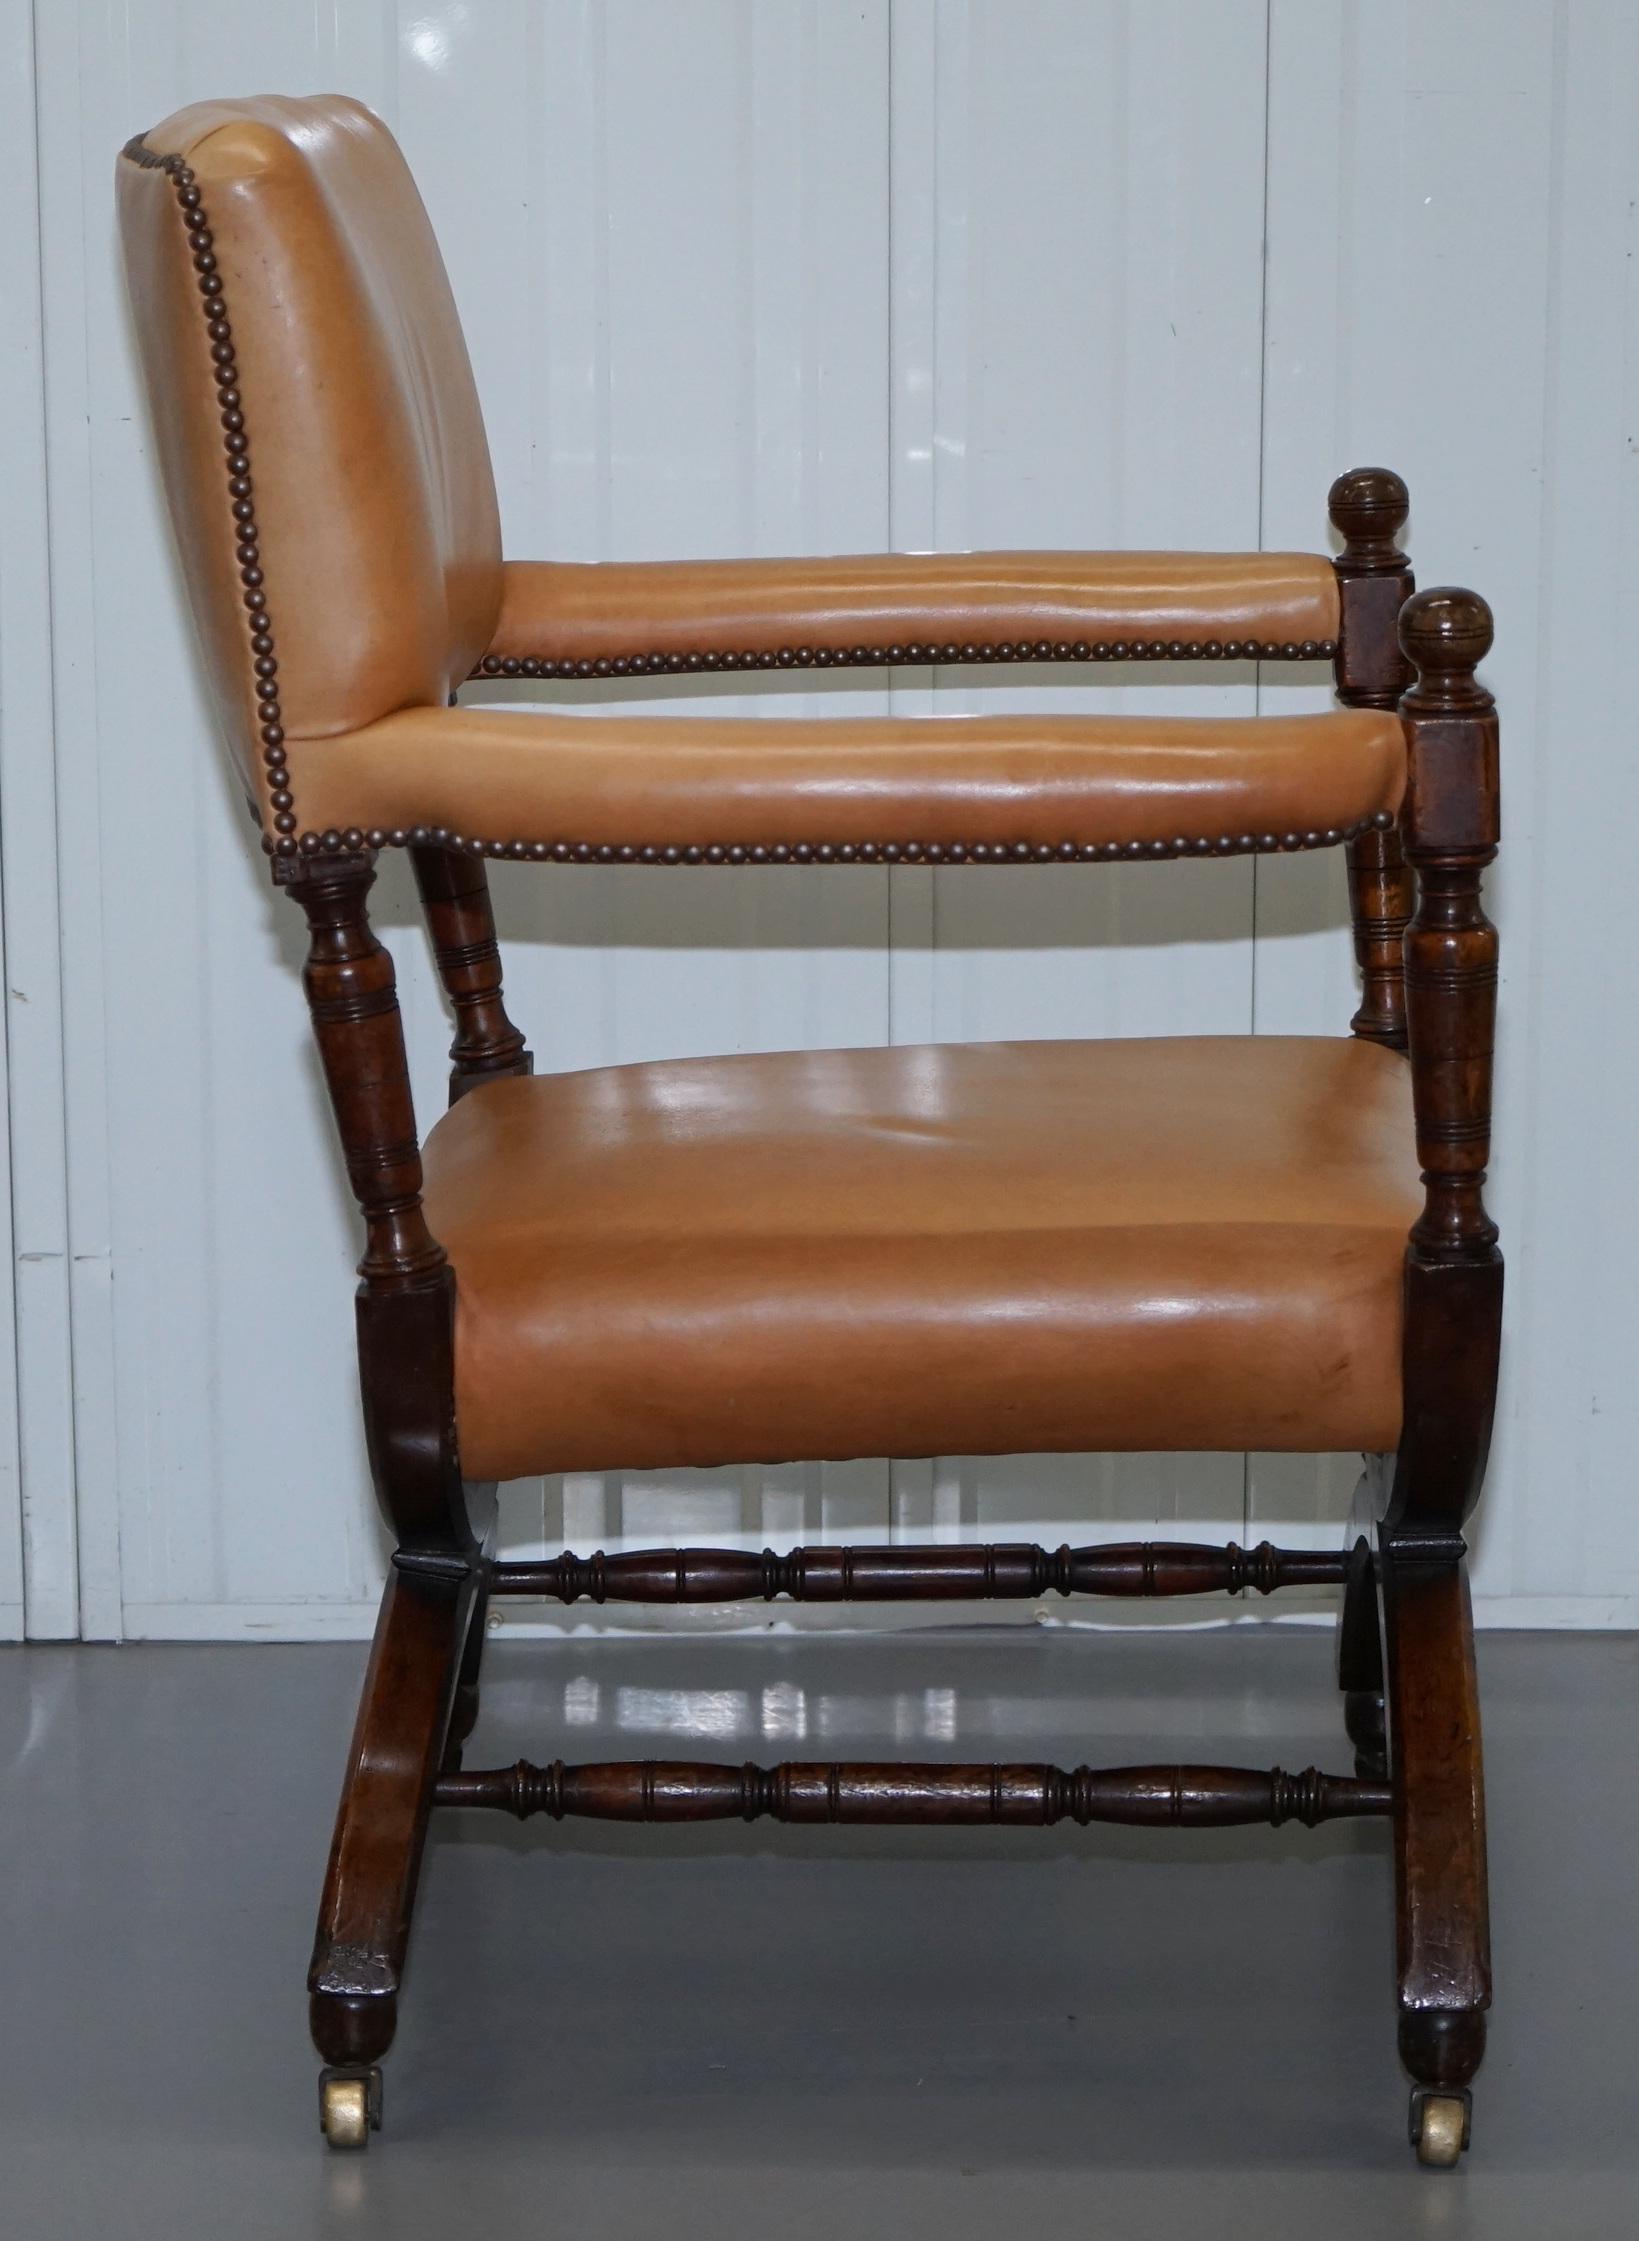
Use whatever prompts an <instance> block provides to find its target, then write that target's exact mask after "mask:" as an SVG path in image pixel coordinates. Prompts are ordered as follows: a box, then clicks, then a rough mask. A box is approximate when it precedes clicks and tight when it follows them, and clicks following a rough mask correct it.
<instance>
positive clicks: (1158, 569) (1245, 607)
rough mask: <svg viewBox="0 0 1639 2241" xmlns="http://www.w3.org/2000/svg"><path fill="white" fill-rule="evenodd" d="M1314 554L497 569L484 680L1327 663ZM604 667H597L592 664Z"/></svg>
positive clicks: (1331, 602) (1330, 589)
mask: <svg viewBox="0 0 1639 2241" xmlns="http://www.w3.org/2000/svg"><path fill="white" fill-rule="evenodd" d="M1337 632H1338V593H1337V578H1336V574H1335V572H1334V570H1333V568H1332V564H1331V562H1330V561H1329V560H1326V559H1324V558H1322V557H1321V556H1320V555H1319V554H1317V553H1283V552H1261V553H1260V552H1254V553H1176V552H1116V553H1077V552H1005V553H883V554H869V555H865V556H863V557H858V558H841V559H832V560H688V561H630V562H628V561H609V562H598V563H584V562H577V561H556V560H553V561H516V560H515V561H509V562H508V563H507V565H506V567H505V569H504V571H503V585H502V595H501V616H500V621H499V622H498V624H497V625H496V630H495V636H494V639H493V640H492V642H491V644H490V647H489V650H488V652H487V653H486V655H485V656H484V659H483V661H482V663H481V664H480V671H481V673H483V674H487V675H490V676H495V675H507V674H522V675H525V676H551V675H554V674H557V675H565V674H567V675H577V674H579V675H598V674H607V673H609V672H613V673H615V674H617V675H619V674H630V673H634V672H635V673H638V674H641V673H642V672H643V671H645V670H675V669H730V668H732V669H740V668H749V669H771V668H799V669H802V668H809V667H828V666H830V665H831V664H833V663H836V662H860V663H878V664H880V663H882V662H884V661H887V662H898V661H904V662H929V661H934V660H937V661H941V662H953V661H996V660H1002V661H1017V660H1037V661H1045V660H1058V661H1073V660H1079V661H1091V660H1108V659H1112V658H1113V659H1123V660H1124V659H1149V660H1156V659H1162V658H1166V657H1168V656H1171V657H1172V658H1175V659H1176V658H1188V657H1195V658H1199V657H1200V656H1201V655H1203V654H1204V655H1209V656H1213V657H1222V656H1224V655H1230V656H1236V655H1238V656H1241V657H1243V658H1247V657H1251V656H1254V655H1256V654H1267V655H1271V656H1284V657H1285V658H1287V659H1289V660H1290V659H1295V658H1298V657H1300V656H1302V657H1314V656H1319V655H1327V654H1330V653H1331V652H1332V651H1333V648H1334V646H1335V643H1336V639H1337ZM605 665H606V666H605Z"/></svg>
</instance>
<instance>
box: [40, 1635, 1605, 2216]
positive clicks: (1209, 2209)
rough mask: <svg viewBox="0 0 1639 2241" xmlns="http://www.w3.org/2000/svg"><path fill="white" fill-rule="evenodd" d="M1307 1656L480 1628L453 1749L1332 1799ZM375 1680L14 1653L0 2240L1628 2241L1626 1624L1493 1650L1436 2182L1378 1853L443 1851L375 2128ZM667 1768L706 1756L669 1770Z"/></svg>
mask: <svg viewBox="0 0 1639 2241" xmlns="http://www.w3.org/2000/svg"><path fill="white" fill-rule="evenodd" d="M1330 1654H1331V1653H1330V1645H1329V1643H1328V1641H1327V1639H1326V1638H1325V1637H1324V1636H1323V1635H1320V1634H1317V1633H1312V1632H1303V1631H1297V1630H1289V1629H1287V1630H1280V1629H1275V1628H1263V1627H1246V1628H1242V1629H1240V1630H1238V1631H1237V1632H1236V1633H1235V1634H1234V1635H1230V1634H1226V1633H1222V1632H1219V1633H1187V1634H1179V1633H1173V1634H1169V1635H1166V1636H1161V1637H1157V1636H1154V1635H1141V1634H1119V1633H1117V1634H1106V1635H1096V1636H1095V1635H1085V1634H1083V1635H1079V1636H1075V1635H1070V1634H1066V1633H1062V1632H1056V1633H1048V1634H1028V1633H1021V1632H1019V1631H1015V1630H1002V1629H997V1630H995V1631H992V1632H988V1633H986V1632H979V1633H965V1634H935V1635H930V1634H925V1633H924V1634H919V1635H916V1636H914V1637H905V1636H899V1637H894V1638H887V1637H884V1638H878V1639H875V1640H867V1639H859V1638H851V1639H843V1640H838V1639H835V1638H830V1639H826V1638H815V1637H809V1638H791V1637H783V1638H781V1637H768V1638H762V1639H755V1638H753V1639H736V1640H731V1641H710V1640H676V1639H657V1640H648V1641H626V1642H618V1641H609V1640H601V1641H599V1640H583V1639H580V1638H572V1639H569V1640H566V1641H560V1642H551V1643H545V1642H543V1643H514V1644H509V1645H507V1646H506V1647H505V1648H501V1649H497V1650H496V1651H495V1652H494V1653H493V1655H492V1658H491V1661H490V1671H489V1674H488V1675H487V1677H486V1678H487V1689H486V1700H485V1713H484V1717H483V1719H482V1721H481V1723H480V1726H479V1730H478V1733H477V1735H476V1736H475V1738H474V1743H473V1747H472V1748H470V1749H469V1752H468V1764H469V1765H476V1764H493V1763H504V1762H506V1761H509V1760H510V1759H512V1758H514V1757H516V1756H518V1755H520V1754H523V1753H527V1754H529V1755H533V1756H535V1757H550V1756H553V1755H556V1754H561V1755H563V1756H565V1757H570V1758H576V1757H599V1756H633V1757H636V1756H644V1755H683V1754H684V1753H685V1752H686V1751H691V1750H692V1752H693V1755H697V1756H725V1757H730V1758H734V1759H739V1758H742V1757H746V1756H755V1757H759V1758H778V1757H802V1756H811V1757H814V1756H832V1755H838V1756H856V1757H863V1756H870V1755H872V1754H876V1755H918V1754H922V1753H926V1754H927V1755H930V1756H938V1755H948V1756H956V1757H963V1756H968V1757H983V1758H988V1757H991V1756H999V1757H1009V1756H1013V1757H1052V1758H1056V1759H1058V1760H1059V1761H1060V1762H1061V1763H1071V1764H1073V1763H1075V1761H1077V1760H1078V1759H1081V1758H1086V1759H1090V1760H1093V1761H1097V1760H1104V1761H1106V1762H1120V1761H1123V1760H1130V1759H1134V1758H1152V1757H1172V1756H1184V1757H1200V1758H1214V1757H1218V1758H1223V1759H1226V1760H1236V1761H1242V1762H1245V1763H1251V1764H1268V1763H1271V1762H1272V1761H1277V1760H1278V1761H1279V1762H1280V1763H1281V1764H1284V1765H1286V1766H1288V1767H1300V1766H1303V1765H1305V1764H1307V1763H1309V1762H1310V1761H1311V1760H1315V1761H1317V1762H1318V1763H1320V1764H1323V1765H1329V1766H1331V1767H1332V1768H1334V1769H1346V1768H1347V1764H1348V1759H1347V1753H1346V1750H1345V1748H1344V1746H1343V1743H1342V1736H1341V1722H1340V1719H1339V1716H1338V1704H1337V1699H1336V1697H1335V1694H1334V1693H1333V1691H1332V1688H1331V1679H1330V1670H1329V1660H1330ZM362 1663H363V1651H362V1649H361V1648H358V1647H331V1646H324V1647H313V1648H274V1647H264V1648H251V1649H237V1648H235V1649H224V1648H205V1647H200V1648H181V1647H179V1648H157V1647H148V1648H125V1649H97V1648H90V1649H57V1648H50V1649H45V1648H39V1649H28V1650H16V1651H8V1652H4V1653H0V1676H3V1682H4V1685H3V1687H0V1744H3V1746H4V1757H5V1766H6V1771H7V1783H6V1798H5V1806H6V1809H5V1813H4V1819H3V1823H0V1990H3V1994H4V2007H3V2013H4V2016H5V2018H6V2023H5V2027H4V2029H3V2031H0V2232H3V2233H4V2234H5V2235H6V2236H8V2237H11V2241H58V2237H60V2236H61V2237H68V2236H72V2237H74V2241H79V2237H81V2236H91V2235H96V2236H103V2237H113V2241H121V2237H124V2236H128V2235H129V2236H161V2235H162V2236H165V2237H167V2241H171V2237H178V2236H190V2237H191V2236H195V2235H199V2236H215V2235H218V2234H220V2235H223V2236H228V2235H231V2236H235V2237H242V2241H261V2237H262V2236H268V2237H273V2236H277V2237H279V2241H300V2237H305V2236H309V2235H312V2236H321V2237H323V2236H332V2235H336V2236H340V2235H377V2234H380V2235H390V2236H393V2237H395V2241H397V2237H402V2241H411V2237H414V2236H418V2235H423V2234H425V2235H432V2234H437V2235H439V2236H447V2235H449V2234H452V2233H459V2234H461V2235H463V2236H468V2235H478V2234H483V2235H498V2236H513V2235H521V2234H534V2233H562V2234H565V2235H573V2236H574V2237H575V2241H602V2237H604V2236H609V2237H615V2236H619V2237H620V2241H647V2237H648V2236H651V2235H653V2236H662V2235H664V2236H668V2237H674V2241H694V2237H695V2236H701V2237H704V2236H708V2235H709V2236H711V2237H712V2241H732V2237H733V2236H736V2235H741V2234H744V2235H752V2234H762V2233H765V2232H772V2233H778V2234H780V2235H782V2236H787V2237H792V2236H797V2237H800V2236H806V2235H825V2236H833V2235H848V2236H874V2235H877V2234H881V2235H890V2234H891V2235H893V2236H895V2241H918V2237H921V2236H934V2235H937V2236H938V2237H939V2241H966V2237H968V2236H973V2237H979V2236H986V2237H990V2236H1002V2235H1009V2236H1010V2235H1013V2234H1015V2233H1017V2232H1019V2231H1021V2230H1028V2231H1030V2232H1031V2233H1032V2235H1038V2236H1039V2235H1056V2234H1059V2233H1065V2234H1071V2233H1074V2234H1088V2235H1095V2234H1096V2235H1098V2236H1101V2237H1106V2236H1107V2237H1116V2241H1126V2237H1129V2236H1131V2237H1140V2236H1150V2235H1166V2236H1169V2237H1175V2236H1180V2235H1194V2234H1199V2235H1203V2236H1204V2235H1211V2236H1214V2237H1217V2236H1223V2237H1233V2236H1239V2235H1247V2236H1250V2235H1257V2236H1259V2237H1260V2241H1278V2237H1281V2236H1285V2235H1308V2234H1322V2235H1324V2236H1326V2241H1349V2237H1352V2236H1356V2235H1362V2236H1367V2235H1369V2236H1372V2237H1373V2241H1377V2237H1381V2236H1387V2235H1434V2236H1439V2237H1440V2241H1456V2237H1466V2236H1470V2235H1483V2236H1485V2237H1486V2241H1512V2237H1513V2236H1516V2235H1518V2236H1527V2235H1529V2236H1531V2237H1533V2241H1536V2237H1538V2236H1546V2235H1554V2236H1563V2237H1565V2241H1581V2237H1583V2236H1598V2237H1600V2241H1606V2237H1613V2241H1614V2237H1617V2236H1627V2235H1631V2234H1636V2233H1639V2044H1636V2036H1635V2027H1636V2017H1639V1924H1636V1919H1635V1896H1636V1892H1635V1884H1636V1880H1639V1871H1636V1866H1635V1863H1636V1860H1639V1784H1636V1782H1635V1779H1634V1766H1633V1753H1632V1738H1633V1729H1634V1712H1635V1708H1636V1705H1639V1638H1636V1637H1633V1636H1610V1635H1606V1636H1580V1637H1577V1636H1566V1635H1554V1636H1547V1635H1538V1636H1523V1635H1492V1636H1489V1637H1486V1638H1485V1639H1484V1640H1483V1641H1482V1646H1481V1670H1482V1684H1483V1687H1484V1691H1485V1703H1486V1717H1487V1744H1488V1777H1489V1787H1490V1807H1491V1832H1492V1881H1493V1914H1494V1933H1495V1948H1496V1961H1497V1986H1498V2004H1497V2008H1496V2011H1495V2014H1494V2018H1493V2026H1492V2040H1491V2052H1490V2056H1489V2058H1488V2060H1487V2063H1486V2066H1485V2068H1484V2070H1483V2071H1482V2073H1481V2077H1480V2080H1479V2085H1478V2089H1477V2091H1476V2096H1475V2099H1476V2116H1475V2145H1474V2149H1473V2152H1472V2154H1471V2156H1470V2157H1469V2159H1468V2162H1467V2166H1466V2168H1465V2169H1464V2170H1463V2171H1462V2172H1460V2173H1459V2174H1457V2175H1455V2176H1451V2175H1445V2174H1435V2173H1421V2172H1419V2171H1417V2169H1416V2168H1415V2166H1414V2165H1413V2163H1412V2161H1411V2158H1410V2153H1409V2150H1408V2148H1407V2146H1406V2142H1405V2134H1404V2107H1405V2087H1404V2081H1403V2080H1402V2078H1401V2077H1400V2074H1399V2071H1398V2067H1397V2064H1396V2061H1395V2056H1394V2024H1393V2005H1392V1979H1391V1973H1390V1948H1391V1929H1392V1908H1391V1895H1390V1876H1389V1863H1388V1851H1387V1837H1386V1832H1385V1830H1384V1829H1383V1827H1382V1826H1381V1825H1380V1824H1360V1825H1352V1826H1351V1825H1349V1824H1337V1825H1334V1826H1332V1827H1329V1828H1326V1829H1323V1830H1319V1831H1315V1832H1312V1833H1311V1832H1306V1831H1304V1830H1302V1829H1301V1828H1288V1829H1285V1830H1282V1831H1279V1832H1274V1831H1256V1832H1254V1831H1231V1832H1225V1833H1220V1834H1216V1835H1214V1834H1211V1833H1206V1832H1179V1833H1176V1834H1169V1835H1166V1836H1165V1837H1164V1838H1163V1837H1162V1836H1159V1835H1154V1836H1152V1835H1149V1834H1146V1833H1143V1832H1134V1831H1126V1830H1097V1829H1093V1830H1086V1831H1079V1830H1074V1829H1071V1830H1064V1829H1059V1830H1055V1831H1050V1832H1040V1831H1036V1832H1029V1831H994V1832H992V1831H972V1832H959V1831H941V1832H929V1833H918V1832H913V1831H903V1830H881V1831H860V1830H854V1831H848V1830H840V1831H834V1832H831V1831H825V1830H812V1831H809V1830H781V1829H772V1828H768V1827H766V1826H763V1825H759V1826H757V1827H755V1828H749V1829H748V1828H745V1827H743V1826H741V1825H739V1824H734V1825H731V1826H722V1827H717V1826H714V1827H709V1828H704V1829H697V1830H684V1831H678V1830H672V1831H648V1830H609V1829H604V1828H599V1827H596V1826H594V1825H591V1824H579V1825H570V1824H566V1825H565V1826H564V1827H562V1828H555V1827H553V1826H552V1825H551V1824H550V1823H542V1822H536V1823H532V1824H530V1825H529V1826H527V1827H524V1828H520V1827H518V1826H517V1825H516V1824H515V1823H513V1822H511V1821H507V1820H503V1819H502V1818H500V1817H499V1816H487V1815H459V1816H458V1815H447V1816H442V1817H440V1818H439V1820H438V1821H436V1822H435V1834H434V1838H433V1842H432V1845H431V1847H430V1850H429V1854H428V1861H427V1870H426V1874H425V1877H424V1880H423V1885H422V1898H421V1905H420V1912H419V1918H418V1924H417V1941H416V1948H415V1952H414V1955H413V1966H412V1971H411V1978H410V1984H409V1989H408V1995H407V1998H406V2001H405V2006H404V2014H403V2021H402V2026H401V2029H400V2033H399V2039H398V2044H397V2046H396V2047H395V2049H394V2051H393V2054H392V2057H391V2060H390V2062H389V2065H388V2072H387V2129H386V2131H385V2132H384V2133H382V2134H381V2135H380V2136H379V2137H378V2138H377V2140H376V2141H375V2143H374V2145H373V2146H372V2147H371V2148H370V2150H369V2152H368V2154H367V2155H365V2156H362V2157H340V2156H334V2155H330V2154H328V2153H327V2152H326V2151H325V2149H324V2147H323V2145H322V2142H321V2139H320V2136H319V2133H318V2130H317V2126H316V2120H315V2086H314V2079H315V2074H316V2065H315V2060H314V2058H313V2056H312V2054H311V2052H310V2050H309V2047H308V2044H307V2039H306V2032H305V2015H304V2005H305V2003H304V1996H303V1990H302V1978H303V1972H304V1969H305V1966H306V1960H307V1949H308V1942H309V1939H310V1936H311V1926H312V1914H313V1908H314V1906H315V1903H316V1900H317V1895H318V1883H319V1877H320V1874H321V1871H322V1867H323V1860H324V1852H325V1847H326V1843H327V1840H328V1825H329V1819H330V1813H331V1810H332V1806H333V1801H334V1790H335V1785H336V1781H337V1779H338V1776H339V1771H340V1763H341V1757H342V1751H343V1746H344V1743H345V1739H346V1733H347V1728H348V1725H349V1722H350V1718H351V1706H352V1700H353V1697H354V1693H355V1690H356V1686H357V1682H358V1678H359V1675H360V1672H361V1670H362ZM691 1735H692V1736H693V1737H694V1738H695V1739H696V1741H695V1743H694V1744H693V1745H690V1744H688V1743H687V1742H686V1741H685V1738H686V1737H688V1736H691Z"/></svg>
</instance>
